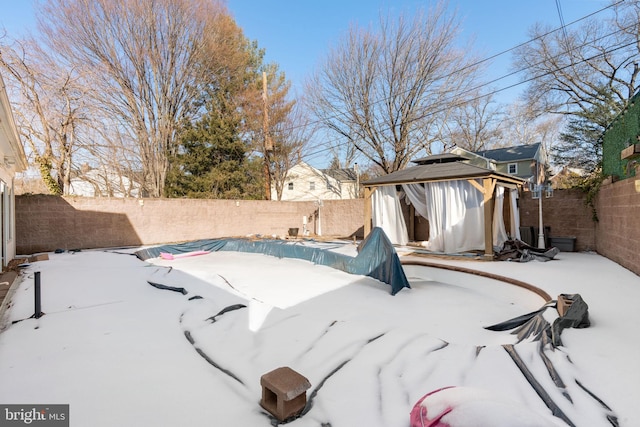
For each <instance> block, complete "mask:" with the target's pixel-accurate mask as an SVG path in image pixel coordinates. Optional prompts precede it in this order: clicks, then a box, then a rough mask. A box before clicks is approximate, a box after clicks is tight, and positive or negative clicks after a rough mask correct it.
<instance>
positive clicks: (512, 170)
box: [507, 163, 518, 175]
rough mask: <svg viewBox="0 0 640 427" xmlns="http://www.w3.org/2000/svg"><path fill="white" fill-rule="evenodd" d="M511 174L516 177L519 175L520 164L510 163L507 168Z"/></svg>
mask: <svg viewBox="0 0 640 427" xmlns="http://www.w3.org/2000/svg"><path fill="white" fill-rule="evenodd" d="M507 167H508V170H509V173H510V174H511V175H515V174H517V173H518V164H517V163H509V165H508V166H507Z"/></svg>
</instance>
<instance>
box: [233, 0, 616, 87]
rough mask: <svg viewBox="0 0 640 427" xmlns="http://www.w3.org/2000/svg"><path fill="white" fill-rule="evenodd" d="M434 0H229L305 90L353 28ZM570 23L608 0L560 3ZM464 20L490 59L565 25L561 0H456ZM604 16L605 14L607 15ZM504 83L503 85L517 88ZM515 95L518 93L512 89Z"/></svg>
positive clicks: (499, 68) (499, 63) (501, 68)
mask: <svg viewBox="0 0 640 427" xmlns="http://www.w3.org/2000/svg"><path fill="white" fill-rule="evenodd" d="M432 3H434V2H430V1H428V0H323V1H315V2H311V1H305V0H288V1H285V0H280V1H278V0H274V1H271V2H268V3H267V2H262V1H249V0H229V1H228V7H229V10H230V11H231V13H232V14H233V15H234V17H235V19H236V22H238V24H239V25H240V27H242V28H243V29H244V31H245V34H246V35H247V37H249V38H251V39H254V40H258V43H259V45H260V46H261V47H263V48H265V49H266V52H267V61H274V62H277V63H278V64H280V68H281V70H283V71H285V73H286V74H287V76H288V78H289V79H290V80H291V81H292V83H293V86H294V88H295V89H297V90H300V89H301V88H302V83H303V81H304V79H305V78H306V77H307V76H308V75H309V73H311V72H312V71H313V69H314V68H315V67H316V66H317V64H318V63H319V62H320V61H321V60H322V59H323V58H324V57H325V55H326V54H327V52H328V50H329V49H330V48H331V46H332V45H334V44H335V43H336V41H338V40H339V38H340V37H341V36H342V35H344V33H345V32H346V31H347V30H348V28H349V25H350V24H351V23H357V24H358V25H359V26H368V25H369V24H370V23H373V24H376V23H377V22H378V18H379V16H380V13H381V12H382V13H383V14H384V15H386V13H387V11H390V12H391V14H395V13H399V12H404V13H407V12H408V13H411V12H412V11H415V10H417V9H419V8H423V9H428V7H429V4H432ZM559 3H560V7H561V11H562V16H563V18H564V22H565V24H569V23H570V22H573V21H575V20H577V19H579V18H581V17H583V16H586V15H588V14H590V13H593V12H595V11H597V10H600V9H602V8H604V7H606V6H607V5H608V4H609V2H608V1H603V0H559ZM449 6H450V8H451V9H457V12H458V15H459V17H460V19H461V21H462V37H463V38H464V39H473V40H474V46H475V47H476V49H477V53H478V54H479V55H480V56H481V57H483V58H485V57H489V56H493V55H495V54H497V53H500V52H502V51H505V50H507V49H509V48H511V47H514V46H516V45H518V44H520V43H522V42H525V41H527V40H528V38H527V31H528V29H529V28H530V27H531V26H532V25H533V24H534V23H536V22H542V23H545V24H549V25H552V26H554V27H559V26H560V17H559V13H558V8H557V4H556V0H529V1H522V0H450V1H449ZM602 14H604V13H602ZM510 61H511V58H510V56H509V54H505V55H502V56H501V57H500V58H498V59H497V60H496V61H494V62H493V64H492V65H491V68H490V70H489V73H490V75H491V76H492V78H497V77H501V76H503V75H505V74H507V73H508V68H509V66H510ZM514 82H515V80H511V81H509V82H507V81H504V82H499V83H498V85H500V86H501V87H503V86H506V85H509V84H513V83H514ZM509 94H510V95H512V96H515V94H516V93H515V91H510V92H509Z"/></svg>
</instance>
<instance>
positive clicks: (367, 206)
mask: <svg viewBox="0 0 640 427" xmlns="http://www.w3.org/2000/svg"><path fill="white" fill-rule="evenodd" d="M375 189H376V188H375V187H364V237H365V239H366V238H367V236H368V235H369V233H371V195H372V194H373V192H374V191H375Z"/></svg>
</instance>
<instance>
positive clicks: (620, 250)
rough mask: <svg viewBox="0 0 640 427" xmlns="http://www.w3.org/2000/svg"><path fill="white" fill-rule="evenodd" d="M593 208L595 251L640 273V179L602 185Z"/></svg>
mask: <svg viewBox="0 0 640 427" xmlns="http://www.w3.org/2000/svg"><path fill="white" fill-rule="evenodd" d="M596 208H597V212H598V220H599V221H598V223H597V225H596V236H597V242H598V253H600V254H601V255H604V256H606V257H607V258H609V259H611V260H613V261H615V262H617V263H618V264H620V265H622V266H623V267H626V268H628V269H629V270H631V271H633V272H634V273H636V274H640V263H639V262H638V260H640V179H635V178H631V179H625V180H622V181H618V182H615V183H613V184H607V185H603V186H602V187H601V188H600V192H599V194H598V200H597V204H596ZM611 279H612V280H614V279H615V278H611Z"/></svg>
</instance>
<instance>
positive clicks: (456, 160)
mask: <svg viewBox="0 0 640 427" xmlns="http://www.w3.org/2000/svg"><path fill="white" fill-rule="evenodd" d="M464 160H466V159H465V158H464V157H461V156H458V155H455V154H439V155H434V156H429V157H426V158H423V159H419V160H414V161H413V163H416V164H417V165H416V166H412V167H409V168H406V169H403V170H399V171H396V172H393V173H390V174H388V175H385V176H381V177H378V178H374V179H371V180H368V181H365V182H363V186H364V198H365V213H364V215H365V218H364V234H365V237H366V236H367V235H368V234H369V232H370V231H371V228H372V226H373V227H381V228H382V229H383V230H384V231H385V233H386V234H387V235H388V237H389V239H390V240H391V242H392V243H394V244H399V245H404V244H406V243H407V242H408V240H409V237H411V238H413V234H414V231H415V227H414V221H415V215H416V213H417V214H418V215H420V216H422V217H424V218H426V219H427V220H428V221H429V240H428V241H427V242H426V243H425V247H426V248H427V249H429V250H431V251H434V252H443V253H460V252H465V251H469V250H480V251H482V250H484V257H485V258H493V254H494V247H496V248H497V247H499V246H501V245H502V244H503V243H504V241H506V240H507V238H508V236H507V232H506V229H505V225H504V218H503V209H504V198H505V194H506V193H507V194H508V195H509V201H510V205H509V207H510V215H511V221H510V225H511V227H510V229H511V230H510V231H511V232H510V234H511V236H512V237H515V238H519V222H520V218H519V212H518V207H517V197H518V193H519V191H518V190H519V188H520V187H522V185H523V184H524V183H525V181H524V180H523V179H521V178H518V177H515V176H512V175H507V174H503V173H500V172H496V171H494V170H491V169H487V168H483V167H479V166H474V165H471V164H468V163H464ZM401 198H404V199H405V201H406V202H407V203H408V204H409V231H407V225H406V223H405V221H404V215H403V213H402V206H401V203H400V201H401ZM410 234H411V236H410Z"/></svg>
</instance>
